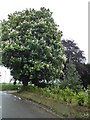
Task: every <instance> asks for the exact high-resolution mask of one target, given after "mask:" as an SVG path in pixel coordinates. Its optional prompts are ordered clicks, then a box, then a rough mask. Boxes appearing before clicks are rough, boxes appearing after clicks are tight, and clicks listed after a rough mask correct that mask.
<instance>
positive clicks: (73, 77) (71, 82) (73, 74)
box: [60, 63, 82, 92]
mask: <svg viewBox="0 0 90 120" xmlns="http://www.w3.org/2000/svg"><path fill="white" fill-rule="evenodd" d="M64 73H65V75H64V80H62V82H61V85H60V87H61V88H66V87H67V86H68V87H69V88H71V89H73V90H74V91H76V92H78V91H80V90H81V89H82V85H81V83H82V82H81V80H80V75H79V74H78V71H77V70H76V67H75V65H74V64H73V63H67V64H66V70H65V71H64Z"/></svg>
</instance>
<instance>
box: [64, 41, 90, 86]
mask: <svg viewBox="0 0 90 120" xmlns="http://www.w3.org/2000/svg"><path fill="white" fill-rule="evenodd" d="M62 44H63V46H64V49H65V54H66V57H67V62H66V63H65V67H64V70H65V69H67V68H66V67H67V64H68V63H70V62H71V61H72V62H73V64H74V65H75V66H76V70H77V71H78V73H79V75H80V77H81V80H82V83H83V85H84V87H85V88H87V85H88V84H90V80H89V76H90V74H89V73H88V70H87V68H86V66H85V60H86V58H85V56H84V52H83V51H81V50H80V49H79V47H78V46H77V45H76V43H75V42H74V41H72V40H62ZM87 66H88V65H87ZM88 67H89V66H88Z"/></svg>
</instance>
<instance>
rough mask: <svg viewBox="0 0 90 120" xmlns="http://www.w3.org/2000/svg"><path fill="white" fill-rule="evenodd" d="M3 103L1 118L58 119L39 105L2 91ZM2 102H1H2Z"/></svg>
mask: <svg viewBox="0 0 90 120" xmlns="http://www.w3.org/2000/svg"><path fill="white" fill-rule="evenodd" d="M0 96H2V102H0V112H1V109H2V116H1V114H0V117H1V118H56V116H55V115H54V114H52V113H50V112H48V111H46V110H45V109H43V108H41V107H40V106H39V105H37V104H34V103H33V102H29V101H26V100H22V99H21V98H19V97H16V96H14V95H12V94H7V93H5V92H1V91H0ZM0 101H1V100H0Z"/></svg>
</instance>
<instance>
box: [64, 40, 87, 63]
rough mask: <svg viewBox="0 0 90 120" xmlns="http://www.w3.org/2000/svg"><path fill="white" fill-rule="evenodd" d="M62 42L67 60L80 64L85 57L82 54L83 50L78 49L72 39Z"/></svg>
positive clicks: (83, 61)
mask: <svg viewBox="0 0 90 120" xmlns="http://www.w3.org/2000/svg"><path fill="white" fill-rule="evenodd" d="M62 44H63V46H64V49H65V54H66V57H67V59H68V61H73V62H74V63H76V62H78V63H81V64H82V63H85V60H86V58H85V56H84V51H82V50H80V48H79V47H78V46H77V44H76V43H75V42H74V40H62Z"/></svg>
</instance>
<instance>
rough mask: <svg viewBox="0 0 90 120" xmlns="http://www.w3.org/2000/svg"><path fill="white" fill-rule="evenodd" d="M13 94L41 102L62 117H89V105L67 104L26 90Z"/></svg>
mask: <svg viewBox="0 0 90 120" xmlns="http://www.w3.org/2000/svg"><path fill="white" fill-rule="evenodd" d="M13 94H14V95H16V96H19V97H21V98H23V99H27V100H30V101H33V102H36V103H38V104H41V105H43V106H44V107H46V108H48V109H50V110H51V111H53V112H55V113H56V114H58V115H59V116H60V117H70V118H71V117H72V118H87V117H88V114H89V113H88V108H87V107H84V106H74V105H71V104H66V103H65V102H61V101H56V100H54V99H51V98H47V97H45V96H42V95H39V94H36V93H32V92H28V91H24V92H21V93H13Z"/></svg>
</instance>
